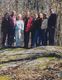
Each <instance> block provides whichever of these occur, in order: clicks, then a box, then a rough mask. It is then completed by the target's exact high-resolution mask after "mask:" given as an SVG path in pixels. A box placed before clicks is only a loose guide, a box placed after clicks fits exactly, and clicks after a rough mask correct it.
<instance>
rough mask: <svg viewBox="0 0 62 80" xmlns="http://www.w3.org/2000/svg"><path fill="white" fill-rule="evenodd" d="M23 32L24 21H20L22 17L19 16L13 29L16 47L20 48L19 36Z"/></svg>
mask: <svg viewBox="0 0 62 80" xmlns="http://www.w3.org/2000/svg"><path fill="white" fill-rule="evenodd" d="M23 31H24V21H23V20H22V15H21V14H19V15H18V17H17V21H16V28H15V38H16V47H20V46H21V36H22V32H23Z"/></svg>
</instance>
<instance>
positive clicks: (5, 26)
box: [1, 13, 10, 47]
mask: <svg viewBox="0 0 62 80" xmlns="http://www.w3.org/2000/svg"><path fill="white" fill-rule="evenodd" d="M9 26H10V20H9V13H5V15H4V17H3V19H2V24H1V32H2V34H3V35H2V36H3V38H2V47H4V46H5V43H6V38H7V35H8V28H9Z"/></svg>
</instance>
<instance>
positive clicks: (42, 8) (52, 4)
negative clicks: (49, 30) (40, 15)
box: [0, 0, 62, 46]
mask: <svg viewBox="0 0 62 80" xmlns="http://www.w3.org/2000/svg"><path fill="white" fill-rule="evenodd" d="M28 9H29V10H30V11H32V12H44V13H47V14H49V9H54V10H55V11H56V13H57V14H58V19H57V28H56V34H55V43H56V45H60V46H62V0H0V23H1V19H2V16H3V15H4V13H5V12H11V11H12V10H15V11H16V12H17V13H22V14H23V13H24V12H25V10H28ZM0 36H1V34H0ZM0 39H1V37H0Z"/></svg>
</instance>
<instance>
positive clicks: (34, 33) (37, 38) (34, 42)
mask: <svg viewBox="0 0 62 80" xmlns="http://www.w3.org/2000/svg"><path fill="white" fill-rule="evenodd" d="M41 24H42V19H41V18H40V15H38V14H35V18H34V19H33V23H32V30H31V47H32V48H33V47H35V46H40V42H41Z"/></svg>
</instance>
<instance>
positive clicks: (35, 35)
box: [31, 29, 41, 47]
mask: <svg viewBox="0 0 62 80" xmlns="http://www.w3.org/2000/svg"><path fill="white" fill-rule="evenodd" d="M40 43H41V30H40V29H38V30H35V31H33V32H32V43H31V44H32V45H31V46H32V47H35V46H40Z"/></svg>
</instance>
